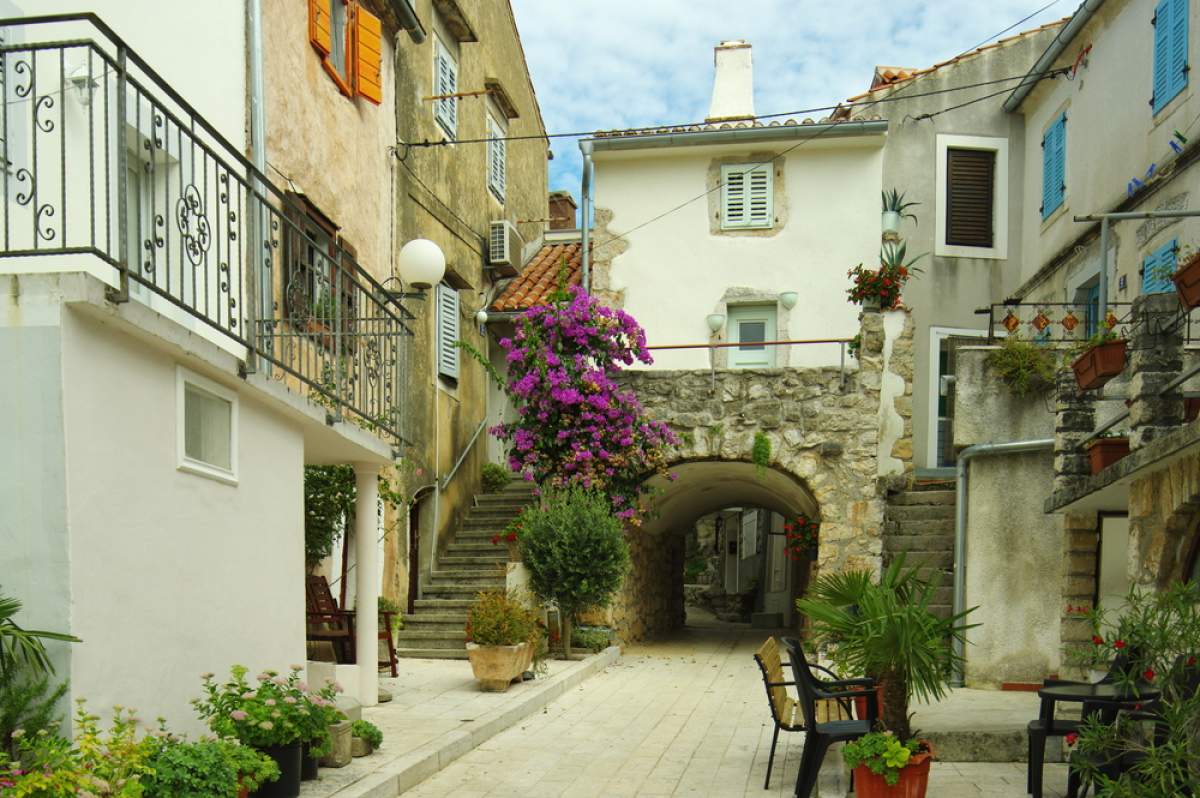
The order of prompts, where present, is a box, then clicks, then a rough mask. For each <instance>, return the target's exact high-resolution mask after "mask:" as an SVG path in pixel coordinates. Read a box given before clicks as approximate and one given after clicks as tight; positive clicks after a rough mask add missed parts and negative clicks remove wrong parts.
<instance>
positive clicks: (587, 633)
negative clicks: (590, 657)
mask: <svg viewBox="0 0 1200 798" xmlns="http://www.w3.org/2000/svg"><path fill="white" fill-rule="evenodd" d="M611 640H612V635H611V633H610V632H609V630H608V629H603V628H598V627H595V626H579V627H576V628H575V629H572V630H571V645H573V646H577V647H579V648H586V649H588V650H589V651H594V652H596V653H599V652H601V651H603V650H604V649H606V648H608V647H609V645H610V644H611Z"/></svg>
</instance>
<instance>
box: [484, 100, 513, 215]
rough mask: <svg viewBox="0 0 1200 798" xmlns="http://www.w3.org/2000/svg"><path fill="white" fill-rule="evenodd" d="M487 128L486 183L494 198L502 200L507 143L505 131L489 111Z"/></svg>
mask: <svg viewBox="0 0 1200 798" xmlns="http://www.w3.org/2000/svg"><path fill="white" fill-rule="evenodd" d="M487 129H488V138H489V139H490V140H489V141H488V151H487V170H488V174H487V184H488V188H489V189H490V190H491V192H492V194H493V195H494V196H495V197H496V199H498V200H500V202H501V203H503V202H504V172H505V169H506V167H507V163H506V162H505V159H506V158H507V157H508V152H507V145H508V142H506V141H505V140H504V137H505V135H506V131H505V130H504V128H503V127H501V126H500V123H499V122H497V121H496V119H495V118H494V117H493V116H492V114H491V112H490V111H489V112H488V115H487Z"/></svg>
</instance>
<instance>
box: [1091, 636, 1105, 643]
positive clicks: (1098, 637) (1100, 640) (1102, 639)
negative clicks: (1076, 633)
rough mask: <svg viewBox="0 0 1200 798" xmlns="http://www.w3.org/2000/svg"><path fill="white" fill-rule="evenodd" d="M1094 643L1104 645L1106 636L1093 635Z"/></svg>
mask: <svg viewBox="0 0 1200 798" xmlns="http://www.w3.org/2000/svg"><path fill="white" fill-rule="evenodd" d="M1092 643H1093V644H1094V645H1097V646H1102V645H1104V638H1103V637H1101V636H1100V635H1092Z"/></svg>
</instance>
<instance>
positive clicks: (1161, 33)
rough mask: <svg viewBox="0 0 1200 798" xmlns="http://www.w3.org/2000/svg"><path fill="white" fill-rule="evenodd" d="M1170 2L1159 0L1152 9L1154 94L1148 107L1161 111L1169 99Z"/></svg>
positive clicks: (1169, 0)
mask: <svg viewBox="0 0 1200 798" xmlns="http://www.w3.org/2000/svg"><path fill="white" fill-rule="evenodd" d="M1171 6H1172V1H1171V0H1159V3H1158V5H1157V6H1156V7H1155V9H1154V94H1152V95H1151V97H1150V106H1151V107H1152V108H1153V109H1154V113H1158V112H1159V111H1161V110H1162V108H1163V106H1165V105H1166V104H1167V102H1168V101H1169V100H1170V98H1171Z"/></svg>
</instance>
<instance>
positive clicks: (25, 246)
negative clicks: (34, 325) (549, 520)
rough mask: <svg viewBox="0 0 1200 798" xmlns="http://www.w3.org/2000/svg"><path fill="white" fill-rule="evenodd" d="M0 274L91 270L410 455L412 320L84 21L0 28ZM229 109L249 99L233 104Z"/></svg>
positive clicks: (232, 150) (136, 61)
mask: <svg viewBox="0 0 1200 798" xmlns="http://www.w3.org/2000/svg"><path fill="white" fill-rule="evenodd" d="M0 33H2V34H3V41H4V44H3V46H0V59H2V65H0V78H2V80H3V87H4V98H5V102H4V103H3V110H2V111H0V138H2V141H0V158H2V159H3V161H2V164H3V166H4V167H5V168H3V169H0V183H2V184H3V199H2V200H0V259H2V260H0V271H2V272H5V273H18V274H19V273H30V272H34V273H36V272H41V273H45V272H56V271H59V272H66V271H86V272H90V273H92V274H94V275H95V276H97V277H98V278H99V279H101V280H103V281H104V282H105V283H107V284H108V285H109V286H110V290H109V294H108V296H109V299H110V301H113V302H116V303H122V302H127V301H133V302H140V303H143V304H145V305H147V306H149V307H150V308H151V309H153V310H155V311H156V312H158V313H160V314H162V315H164V316H166V317H168V318H170V319H172V320H174V321H175V322H177V323H179V324H181V325H183V326H185V327H187V328H188V329H190V330H191V331H192V332H194V333H196V334H198V335H201V336H203V337H204V338H207V339H208V340H210V341H212V342H213V343H215V344H217V345H218V346H220V347H222V348H223V349H225V350H227V351H229V352H231V353H233V354H234V355H235V356H236V357H237V358H239V359H240V361H241V363H242V368H243V369H244V371H245V372H255V371H257V372H260V373H261V374H263V375H265V376H268V377H270V378H271V379H274V380H278V381H279V382H280V383H282V384H284V385H286V386H287V388H288V389H289V390H291V391H294V392H297V393H299V394H301V395H303V396H305V397H307V398H308V399H309V400H310V401H312V402H315V403H317V404H319V405H321V406H323V407H325V408H326V411H327V417H328V418H329V419H330V420H331V421H333V420H342V419H346V420H348V421H351V422H353V423H356V424H358V425H359V426H360V427H363V428H365V429H368V430H370V431H371V432H373V433H375V434H376V435H378V436H379V437H381V438H383V439H384V440H386V441H388V442H390V443H393V444H400V443H402V442H404V437H403V434H402V413H401V408H400V399H401V396H402V390H401V389H402V385H401V382H400V380H401V376H402V375H401V371H400V370H401V363H402V361H403V354H404V350H405V341H406V339H407V338H408V337H409V336H411V335H412V330H411V328H410V327H409V325H408V322H409V321H411V320H412V319H413V316H412V314H411V313H410V312H409V311H408V310H406V309H405V308H404V307H403V306H402V305H401V304H400V303H399V302H398V301H397V300H396V298H395V297H394V296H393V295H392V294H390V293H389V292H388V291H387V290H386V289H385V288H384V287H383V285H381V284H380V283H379V282H378V281H377V280H376V279H375V278H374V277H372V276H371V274H370V273H368V272H367V271H366V270H365V269H364V268H363V267H362V266H361V265H360V264H359V263H358V262H357V261H356V260H355V258H354V257H353V255H352V254H351V253H350V252H348V251H347V250H346V249H345V248H343V247H342V246H340V245H339V244H338V243H337V242H336V241H334V240H332V239H331V238H330V237H329V236H328V235H326V234H325V233H324V232H323V231H322V230H321V229H320V228H319V227H315V226H313V225H310V224H308V223H307V220H308V218H309V216H308V215H306V211H305V209H304V207H303V202H302V199H298V198H297V196H296V195H289V194H286V193H284V192H282V191H280V190H279V189H278V188H276V187H275V186H274V185H272V184H271V182H270V181H269V180H267V179H266V177H265V176H264V175H263V174H261V173H260V172H258V171H257V170H256V169H255V168H254V166H253V165H252V164H251V163H250V162H249V161H248V160H247V159H246V158H245V157H244V156H243V154H242V152H241V150H240V149H239V148H238V147H236V146H235V145H234V144H232V143H231V142H230V141H229V140H228V139H227V138H226V137H225V135H223V134H222V132H221V131H219V130H218V129H217V127H215V126H214V125H213V124H210V123H209V122H208V121H207V120H206V119H205V118H204V117H202V116H201V115H200V114H199V113H197V112H196V110H195V109H194V108H193V107H192V106H191V105H190V104H189V103H188V102H187V101H186V100H185V99H184V98H183V97H181V96H180V95H179V94H178V93H177V92H176V91H175V90H174V89H173V88H172V87H171V86H170V85H168V83H167V82H166V81H165V80H164V79H163V78H162V77H160V76H159V74H158V73H156V72H155V71H154V69H152V68H151V67H150V66H149V65H148V64H147V63H146V62H145V61H144V60H143V59H142V58H140V57H139V56H138V55H137V53H135V52H134V51H133V50H131V49H130V48H129V47H128V46H127V45H126V44H125V43H124V42H123V41H122V40H121V39H120V38H119V37H118V36H117V35H116V34H115V33H113V31H112V30H111V29H109V28H108V27H107V26H106V25H105V24H104V23H103V22H102V21H101V20H100V19H98V18H97V17H95V16H94V15H91V14H72V15H58V16H46V17H30V18H26V19H20V20H7V21H4V22H0ZM229 102H231V103H238V104H240V103H242V102H244V97H241V96H231V97H229Z"/></svg>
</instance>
